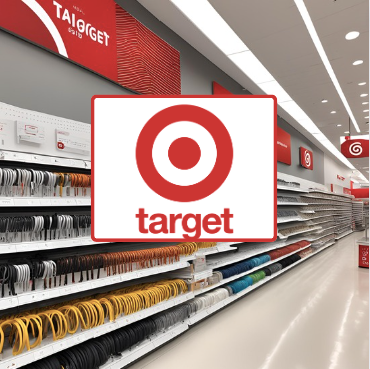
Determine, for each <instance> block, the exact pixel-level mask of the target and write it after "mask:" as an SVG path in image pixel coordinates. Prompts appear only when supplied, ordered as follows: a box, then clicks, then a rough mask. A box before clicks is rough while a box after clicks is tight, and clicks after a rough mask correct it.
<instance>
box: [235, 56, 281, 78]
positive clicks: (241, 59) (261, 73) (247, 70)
mask: <svg viewBox="0 0 370 369" xmlns="http://www.w3.org/2000/svg"><path fill="white" fill-rule="evenodd" d="M229 58H230V60H232V61H233V62H234V64H235V65H236V66H237V67H238V68H239V69H240V70H241V71H242V72H243V73H244V74H246V75H247V76H248V77H249V78H250V79H251V80H252V81H253V82H254V83H256V84H257V85H258V84H260V83H264V82H270V81H274V77H273V76H272V74H271V73H270V72H269V71H268V70H267V69H266V68H265V67H264V66H263V65H262V63H261V62H260V61H259V60H258V59H257V58H256V57H255V55H254V54H253V53H252V52H251V51H244V52H242V53H238V54H233V55H229Z"/></svg>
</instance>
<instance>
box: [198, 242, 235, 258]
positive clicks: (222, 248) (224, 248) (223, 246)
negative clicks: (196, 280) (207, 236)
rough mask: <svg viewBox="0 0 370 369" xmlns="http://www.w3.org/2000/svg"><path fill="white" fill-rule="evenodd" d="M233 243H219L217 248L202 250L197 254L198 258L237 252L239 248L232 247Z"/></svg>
mask: <svg viewBox="0 0 370 369" xmlns="http://www.w3.org/2000/svg"><path fill="white" fill-rule="evenodd" d="M234 244H235V243H233V242H217V246H215V247H209V248H205V249H200V250H198V251H197V252H196V253H195V256H196V257H202V256H206V255H212V254H218V253H221V252H228V251H235V250H237V249H238V248H237V247H232V246H231V245H234Z"/></svg>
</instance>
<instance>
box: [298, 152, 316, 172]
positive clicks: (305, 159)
mask: <svg viewBox="0 0 370 369" xmlns="http://www.w3.org/2000/svg"><path fill="white" fill-rule="evenodd" d="M299 151H300V157H301V165H302V167H304V168H306V169H310V170H313V152H312V151H310V150H308V149H305V148H304V147H300V148H299Z"/></svg>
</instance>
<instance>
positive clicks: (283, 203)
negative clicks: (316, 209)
mask: <svg viewBox="0 0 370 369" xmlns="http://www.w3.org/2000/svg"><path fill="white" fill-rule="evenodd" d="M277 204H278V206H283V205H286V206H295V205H308V204H307V203H305V202H278V203H277Z"/></svg>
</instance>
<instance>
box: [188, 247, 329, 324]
mask: <svg viewBox="0 0 370 369" xmlns="http://www.w3.org/2000/svg"><path fill="white" fill-rule="evenodd" d="M331 245H332V244H330V245H326V246H324V247H322V248H321V249H319V250H317V251H316V252H315V253H313V254H310V255H308V256H306V257H305V258H303V259H301V260H299V261H297V262H296V263H294V264H292V265H289V266H288V267H286V268H285V269H282V270H281V271H279V272H277V273H275V274H273V275H272V276H270V277H265V278H264V279H262V280H261V281H259V282H257V283H256V284H254V285H253V286H250V287H248V288H246V289H245V290H243V291H241V292H239V293H237V294H235V295H231V296H230V297H228V298H227V299H225V300H222V301H220V302H219V303H217V304H215V305H213V306H211V307H209V308H208V309H205V310H202V311H200V312H198V313H196V314H195V315H193V316H191V317H190V318H188V320H186V323H188V324H189V325H193V324H196V323H198V322H199V321H201V320H202V319H205V318H207V317H208V316H209V315H211V314H213V313H215V312H216V311H217V310H220V309H222V308H223V307H224V306H226V305H229V304H230V303H232V302H234V301H235V300H237V299H239V298H240V297H242V296H245V295H246V294H248V293H250V292H252V291H253V290H255V289H256V288H258V287H260V286H262V285H264V284H265V283H268V282H270V281H271V280H273V279H274V278H276V277H278V276H279V275H281V274H283V273H285V272H287V271H288V270H289V269H291V268H293V267H295V266H296V265H298V264H300V263H302V262H304V261H306V260H307V259H309V258H310V257H312V256H314V255H317V254H318V253H320V252H321V251H324V250H325V249H326V248H328V247H330V246H331ZM297 252H299V251H296V252H295V253H297ZM259 269H261V268H259ZM248 274H250V273H248Z"/></svg>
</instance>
